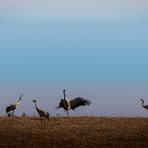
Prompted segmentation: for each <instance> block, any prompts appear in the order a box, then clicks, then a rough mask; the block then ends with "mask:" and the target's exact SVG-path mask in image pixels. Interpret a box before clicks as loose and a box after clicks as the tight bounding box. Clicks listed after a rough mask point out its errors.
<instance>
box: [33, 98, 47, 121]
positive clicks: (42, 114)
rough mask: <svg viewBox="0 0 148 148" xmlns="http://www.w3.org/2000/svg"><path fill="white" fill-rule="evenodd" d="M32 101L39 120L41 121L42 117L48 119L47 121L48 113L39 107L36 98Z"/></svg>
mask: <svg viewBox="0 0 148 148" xmlns="http://www.w3.org/2000/svg"><path fill="white" fill-rule="evenodd" d="M32 102H34V103H35V108H36V111H37V112H38V114H39V116H40V118H41V121H42V118H44V119H48V121H49V113H48V112H46V111H44V110H41V109H39V108H38V105H37V101H36V100H33V101H32Z"/></svg>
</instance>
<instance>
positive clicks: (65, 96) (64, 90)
mask: <svg viewBox="0 0 148 148" xmlns="http://www.w3.org/2000/svg"><path fill="white" fill-rule="evenodd" d="M63 94H64V100H66V94H65V90H63Z"/></svg>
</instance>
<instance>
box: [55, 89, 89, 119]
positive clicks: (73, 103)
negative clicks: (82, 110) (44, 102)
mask: <svg viewBox="0 0 148 148" xmlns="http://www.w3.org/2000/svg"><path fill="white" fill-rule="evenodd" d="M63 94H64V98H63V99H61V101H60V102H59V104H58V106H57V107H56V109H59V108H63V109H64V110H65V111H66V112H67V115H68V116H69V110H70V109H72V110H75V108H77V107H79V106H86V105H90V104H91V102H90V101H89V100H87V99H84V98H81V97H77V98H74V99H72V100H68V99H67V97H66V93H65V89H63Z"/></svg>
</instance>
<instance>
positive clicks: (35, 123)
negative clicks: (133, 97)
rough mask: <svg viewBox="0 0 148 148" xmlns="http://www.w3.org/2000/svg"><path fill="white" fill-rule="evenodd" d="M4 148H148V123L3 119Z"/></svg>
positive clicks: (0, 141)
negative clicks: (42, 121) (43, 121)
mask: <svg viewBox="0 0 148 148" xmlns="http://www.w3.org/2000/svg"><path fill="white" fill-rule="evenodd" d="M0 147H15V148H17V147H19V148H20V147H25V148H30V147H34V148H35V147H37V148H39V147H64V148H66V147H117V148H118V147H119V148H121V147H123V148H126V147H133V148H135V147H137V148H142V147H148V119H147V118H123V117H122V118H121V117H69V118H68V117H50V121H49V122H48V121H46V122H45V123H43V124H41V122H40V120H39V119H38V118H35V117H18V118H15V119H14V118H12V117H0Z"/></svg>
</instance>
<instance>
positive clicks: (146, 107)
mask: <svg viewBox="0 0 148 148" xmlns="http://www.w3.org/2000/svg"><path fill="white" fill-rule="evenodd" d="M140 101H142V107H143V108H145V109H147V110H148V105H144V100H143V99H141V100H140Z"/></svg>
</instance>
